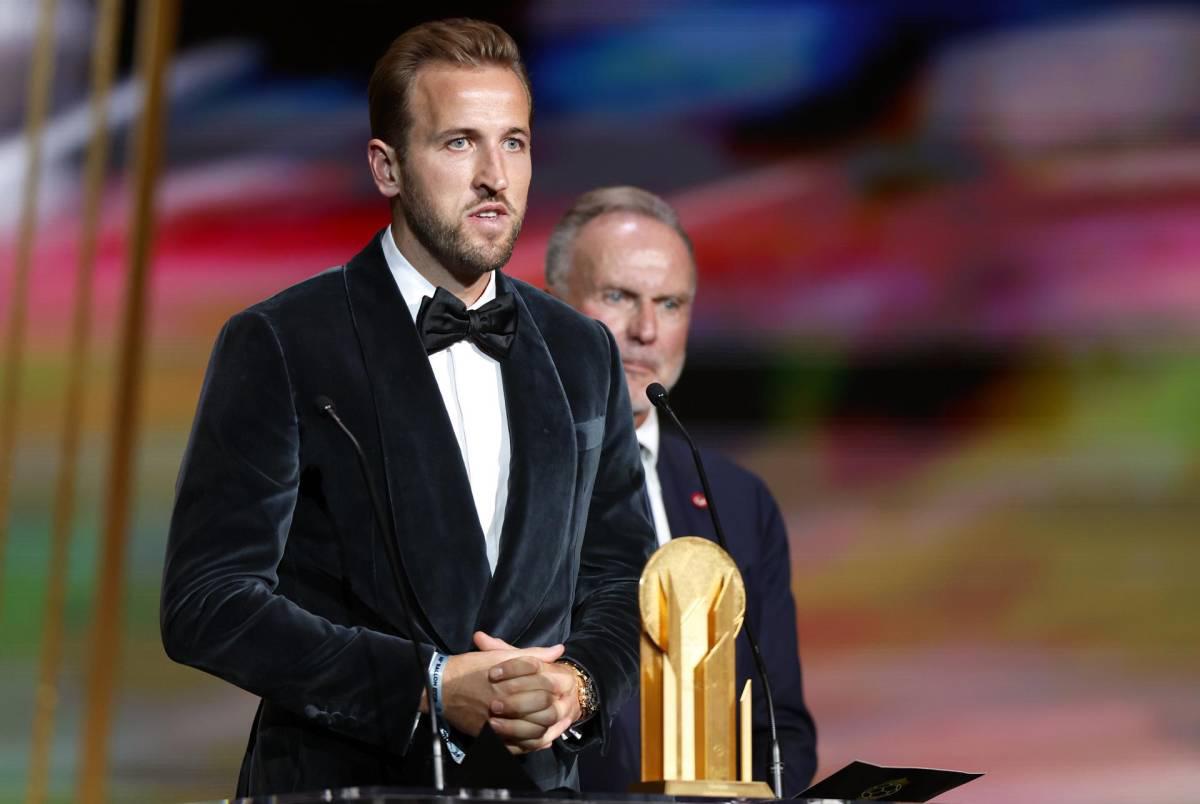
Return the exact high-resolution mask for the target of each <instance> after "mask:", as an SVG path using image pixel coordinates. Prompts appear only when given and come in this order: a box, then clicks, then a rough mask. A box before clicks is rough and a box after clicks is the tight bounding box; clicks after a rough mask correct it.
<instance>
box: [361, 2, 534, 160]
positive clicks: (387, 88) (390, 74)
mask: <svg viewBox="0 0 1200 804" xmlns="http://www.w3.org/2000/svg"><path fill="white" fill-rule="evenodd" d="M431 62H443V63H446V64H451V65H458V66H461V67H486V66H497V67H507V68H509V69H510V70H512V71H513V72H514V73H516V74H517V77H518V78H519V79H521V83H522V84H523V85H524V87H525V94H526V95H527V96H528V97H529V111H530V114H531V115H532V114H533V92H532V90H531V89H530V87H529V76H528V75H527V74H526V72H525V64H524V63H523V62H522V61H521V51H520V50H519V49H518V48H517V43H516V42H514V41H513V38H512V37H511V36H509V35H508V33H506V32H505V30H504V29H503V28H501V27H500V26H499V25H496V24H494V23H491V22H483V21H481V20H473V19H468V18H466V17H458V18H454V19H446V20H435V21H433V22H426V23H422V24H421V25H417V26H416V27H414V28H409V29H408V30H407V31H405V32H404V33H402V34H400V36H398V37H396V40H395V41H394V42H392V44H391V45H390V46H389V47H388V49H387V51H385V52H384V54H383V55H382V56H380V57H379V61H378V62H376V63H375V70H374V71H373V72H372V73H371V81H370V83H369V84H368V85H367V106H368V109H369V111H370V115H371V136H372V137H375V138H377V139H381V140H383V141H384V142H386V143H387V144H388V145H390V146H392V147H393V148H395V149H396V151H397V153H399V154H400V155H401V157H403V155H404V150H405V146H406V145H407V144H408V131H409V129H410V128H411V127H412V113H411V110H410V102H409V95H410V94H411V92H410V90H411V88H412V84H413V81H414V80H415V79H416V76H417V71H418V70H419V69H420V68H421V67H422V66H423V65H426V64H429V63H431Z"/></svg>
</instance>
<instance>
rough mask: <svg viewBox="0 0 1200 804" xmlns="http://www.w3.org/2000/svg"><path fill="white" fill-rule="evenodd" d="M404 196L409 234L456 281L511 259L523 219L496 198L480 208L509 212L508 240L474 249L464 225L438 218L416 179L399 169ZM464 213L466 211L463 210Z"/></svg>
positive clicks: (401, 199) (488, 269)
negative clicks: (494, 205) (489, 206)
mask: <svg viewBox="0 0 1200 804" xmlns="http://www.w3.org/2000/svg"><path fill="white" fill-rule="evenodd" d="M401 172H402V176H403V187H404V192H402V193H401V194H400V208H401V209H402V210H403V211H404V220H405V221H406V222H407V223H408V228H409V230H410V231H411V232H412V233H413V235H414V236H415V237H416V238H417V242H418V243H420V244H421V245H422V246H424V248H425V250H426V251H428V252H429V253H430V255H431V256H432V257H433V258H434V259H436V260H437V261H438V262H439V263H441V264H442V267H444V268H445V269H446V270H447V271H449V272H450V273H452V274H454V275H455V276H457V277H461V278H464V279H471V278H475V277H479V276H483V275H484V274H485V273H488V272H489V271H495V270H496V269H498V268H502V267H503V266H504V265H505V263H507V262H508V260H509V258H510V257H512V253H513V247H514V246H515V245H516V243H517V235H518V234H520V233H521V222H522V218H521V216H520V215H518V214H517V212H516V210H514V209H513V208H512V206H511V205H510V204H509V203H508V202H507V201H505V200H502V199H501V198H500V197H499V196H495V197H491V198H483V199H480V200H479V203H480V204H487V203H500V204H503V205H504V206H505V208H506V209H507V210H508V216H509V217H510V218H511V219H512V221H513V224H512V228H511V229H510V230H509V233H508V237H507V238H505V239H503V240H499V241H495V242H493V243H491V244H486V245H482V246H481V245H477V244H475V243H472V242H471V241H470V240H468V239H467V235H466V232H465V231H463V229H464V227H465V222H464V221H462V220H459V221H458V222H457V224H455V223H452V222H450V221H446V220H443V219H442V218H440V217H438V214H437V211H436V210H435V209H434V207H433V204H431V203H430V202H429V198H428V196H426V195H425V192H424V190H423V188H422V187H421V184H420V182H419V181H416V180H415V177H414V176H412V175H411V174H409V173H408V171H406V170H404V167H403V166H401ZM464 211H465V210H464Z"/></svg>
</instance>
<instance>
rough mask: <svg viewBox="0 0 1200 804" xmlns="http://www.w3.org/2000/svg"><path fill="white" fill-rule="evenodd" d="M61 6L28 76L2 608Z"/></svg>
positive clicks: (1, 523) (1, 551)
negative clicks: (35, 242)
mask: <svg viewBox="0 0 1200 804" xmlns="http://www.w3.org/2000/svg"><path fill="white" fill-rule="evenodd" d="M57 6H58V3H57V2H56V0H42V2H41V5H39V7H38V22H37V38H36V39H35V40H34V47H33V69H32V70H30V72H29V88H28V91H29V97H28V98H27V99H26V108H27V112H26V116H25V139H26V141H27V142H28V143H29V159H28V161H27V163H26V170H25V185H24V187H23V188H22V193H21V213H20V214H21V217H20V221H19V222H18V224H17V257H16V262H15V264H14V266H13V281H12V292H11V293H10V294H9V297H8V298H9V311H8V331H7V332H6V337H5V341H4V365H5V367H6V369H7V370H6V372H5V377H6V379H5V381H4V388H3V390H2V391H0V605H2V604H3V600H4V598H3V590H4V564H5V560H4V556H5V551H6V548H7V545H8V522H9V510H8V508H9V495H10V493H11V491H12V480H13V453H14V452H15V451H16V440H17V416H18V414H19V402H20V399H21V368H22V366H21V363H22V357H23V356H24V351H25V318H26V314H27V306H28V303H29V272H30V267H31V263H32V258H33V236H34V230H35V229H36V227H37V208H38V189H39V187H40V185H41V178H42V176H41V174H42V170H41V168H42V128H43V126H44V123H45V120H46V111H47V109H48V108H49V106H50V88H51V86H52V84H53V80H54V14H55V11H56V10H57Z"/></svg>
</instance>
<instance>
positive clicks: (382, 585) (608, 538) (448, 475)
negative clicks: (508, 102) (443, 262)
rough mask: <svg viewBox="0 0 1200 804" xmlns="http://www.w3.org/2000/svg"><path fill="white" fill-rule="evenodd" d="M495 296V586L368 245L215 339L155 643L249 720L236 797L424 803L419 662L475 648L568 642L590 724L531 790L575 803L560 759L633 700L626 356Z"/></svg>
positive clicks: (175, 518) (634, 566)
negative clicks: (501, 336)
mask: <svg viewBox="0 0 1200 804" xmlns="http://www.w3.org/2000/svg"><path fill="white" fill-rule="evenodd" d="M497 281H498V283H499V285H498V288H497V290H498V292H499V293H512V294H513V296H514V297H515V299H516V302H517V309H518V315H519V323H518V327H517V334H516V340H515V343H514V345H513V348H512V352H511V354H510V355H509V356H508V358H507V359H506V360H504V361H503V362H502V364H501V365H502V368H501V375H502V378H503V386H504V393H505V400H506V405H507V411H508V423H509V432H510V439H511V444H512V458H511V464H510V480H509V494H508V502H507V508H506V511H505V518H504V524H503V529H502V533H501V540H500V555H499V560H498V563H497V566H496V570H495V574H494V575H492V574H490V573H489V569H488V563H487V558H486V555H485V547H484V538H483V533H482V531H481V528H480V525H479V519H478V517H477V515H476V513H475V507H474V505H473V504H472V496H471V492H470V483H469V480H468V478H467V474H466V469H465V468H464V464H463V461H462V458H461V453H460V451H459V447H458V444H457V442H456V440H455V437H454V432H453V430H452V428H451V425H450V420H449V418H448V416H447V414H446V411H445V407H444V404H443V402H442V398H441V394H440V392H439V390H438V386H437V383H436V380H435V379H434V376H433V372H432V370H431V369H430V366H429V360H428V358H427V357H426V355H425V352H424V350H423V348H422V346H421V344H420V342H419V339H418V337H417V334H416V329H415V327H414V325H413V321H412V318H411V316H410V315H409V313H408V310H407V309H406V307H405V302H404V299H403V298H401V295H400V292H399V290H398V289H397V287H396V284H395V281H394V280H393V278H392V276H391V273H390V272H389V270H388V266H387V264H386V261H385V259H384V256H383V251H382V249H381V247H380V242H379V236H378V235H377V236H376V237H375V239H374V240H373V241H372V242H371V243H370V244H369V245H368V246H367V247H366V248H365V249H364V250H363V251H362V252H361V253H360V254H358V255H357V256H356V257H355V258H354V259H353V260H351V261H350V262H349V263H348V264H346V265H345V266H342V267H338V268H334V269H331V270H329V271H326V272H324V273H322V274H319V275H318V276H315V277H313V278H311V279H309V280H307V281H305V282H301V283H300V284H298V285H295V286H293V287H291V288H288V289H286V290H284V291H283V292H281V293H279V294H278V295H276V296H274V297H273V298H271V299H268V300H266V301H264V302H261V303H259V304H257V305H254V306H253V307H251V308H249V309H248V310H245V311H243V312H241V313H239V314H237V315H235V316H234V317H233V318H232V319H230V320H229V322H228V323H227V324H226V325H225V327H224V329H223V330H222V332H221V334H220V336H219V337H218V339H217V343H216V346H215V348H214V351H213V355H212V358H211V360H210V363H209V367H208V372H207V375H206V377H205V380H204V385H203V388H202V390H201V395H200V402H199V405H198V408H197V412H196V417H195V421H194V424H193V429H192V433H191V438H190V441H189V444H188V447H187V451H186V453H185V455H184V459H183V464H182V467H181V469H180V475H179V480H178V485H177V489H176V502H175V509H174V513H173V515H172V519H171V529H170V536H169V540H168V546H167V556H166V565H165V568H164V575H163V586H162V603H161V627H162V636H163V643H164V646H165V647H166V650H167V653H168V654H169V655H170V656H171V657H172V658H173V659H175V660H176V661H180V662H184V663H186V664H189V665H192V666H194V667H197V668H199V669H202V670H205V671H207V672H209V673H212V674H214V675H216V676H219V677H220V678H223V679H225V680H227V681H229V682H231V683H233V684H236V685H237V686H239V687H241V688H243V689H245V690H248V691H249V692H251V693H253V694H255V695H258V696H260V697H261V698H262V702H261V704H260V706H259V710H258V713H257V715H256V717H255V721H254V725H253V727H252V730H251V735H250V740H249V745H248V746H247V750H246V756H245V759H244V762H243V765H242V773H241V777H240V779H239V785H238V787H239V789H238V793H239V795H254V794H263V793H285V792H290V791H300V790H313V789H320V788H328V787H341V786H351V785H401V784H408V785H428V784H429V776H428V767H427V764H424V763H423V762H422V761H421V754H422V752H424V754H425V757H426V759H425V761H424V762H427V756H428V739H427V737H426V735H427V734H428V731H427V729H426V728H425V727H424V726H422V728H421V729H420V731H419V732H418V734H419V738H414V737H413V734H414V730H413V723H414V721H415V718H416V713H417V711H418V705H419V700H420V697H421V691H422V676H423V674H424V672H425V669H426V665H427V663H428V661H429V657H430V656H431V652H432V651H433V650H434V649H437V650H440V651H442V652H443V653H446V654H458V653H464V652H467V651H470V650H472V642H471V634H472V632H473V631H475V630H477V629H481V630H484V631H487V632H488V633H490V634H492V635H493V636H497V637H500V638H501V639H504V640H506V641H508V642H509V643H511V644H514V645H518V646H537V645H552V644H556V643H559V642H565V643H566V653H565V656H566V657H567V658H570V659H572V660H574V661H576V662H578V663H579V664H580V665H581V666H583V667H584V668H585V669H587V670H588V672H589V673H590V674H591V676H592V678H593V679H594V682H595V684H596V686H597V691H598V693H599V696H600V702H601V712H600V714H599V715H598V716H597V717H595V718H593V719H592V720H591V721H589V723H588V724H586V726H585V734H584V739H583V740H582V741H579V742H577V743H575V744H574V745H573V746H572V747H566V746H564V745H563V744H561V741H560V742H559V743H556V744H555V746H554V747H552V748H551V749H549V750H545V751H539V752H536V753H534V754H530V755H527V756H525V757H523V758H522V762H523V765H524V769H525V771H526V772H527V773H528V774H529V775H530V776H531V777H532V778H533V780H534V781H535V782H536V783H537V784H538V785H540V786H542V787H544V788H552V787H557V786H562V785H569V784H571V783H572V782H573V781H574V778H575V776H574V753H575V750H576V749H577V748H579V747H583V746H585V745H587V744H588V743H590V742H596V741H602V740H603V738H604V736H605V732H606V730H607V723H608V721H609V720H610V718H611V717H612V716H613V715H614V714H615V712H616V711H617V710H618V709H619V708H620V706H621V705H622V704H623V703H624V702H625V700H626V699H627V698H628V697H629V695H630V694H631V693H632V692H633V691H634V689H635V686H636V683H637V676H638V633H639V620H638V610H637V583H638V578H639V576H640V574H641V571H642V567H643V565H644V564H645V561H646V558H647V556H648V555H649V553H650V552H651V551H652V550H653V547H654V535H653V534H654V530H653V525H652V524H651V519H650V513H649V506H648V502H647V498H646V496H645V493H644V491H643V475H642V468H641V460H640V455H639V448H638V445H637V440H636V438H635V436H634V431H633V425H632V421H633V419H632V413H631V411H630V407H629V399H628V395H627V391H626V388H625V381H624V375H623V372H622V370H621V364H620V355H619V353H618V351H617V348H616V345H615V343H614V342H613V340H612V337H611V335H609V333H608V331H607V330H606V329H604V327H603V326H601V325H600V324H598V323H597V322H595V321H592V320H591V319H588V318H586V317H584V316H582V315H580V314H578V313H576V312H575V311H573V310H571V309H570V308H569V307H567V306H566V305H564V304H562V303H560V302H559V301H557V300H555V299H553V298H551V297H550V296H548V295H547V294H545V293H543V292H541V291H538V290H536V289H534V288H532V287H531V286H529V285H527V284H525V283H522V282H519V281H517V280H514V279H511V278H508V277H506V276H504V275H503V274H497ZM321 395H325V396H328V397H329V398H330V399H332V400H333V402H334V403H335V405H336V407H337V411H338V413H339V415H340V416H341V418H342V419H343V420H344V421H345V423H346V425H347V426H348V427H349V428H350V430H351V431H353V432H354V433H355V434H356V435H357V437H358V439H359V441H360V442H361V443H362V446H363V449H364V450H365V451H366V456H367V461H368V465H369V467H370V472H371V474H372V475H373V476H374V479H375V483H376V486H377V488H379V489H380V490H381V495H382V496H383V497H384V501H383V504H384V506H385V507H386V508H388V510H389V513H390V516H391V518H392V522H391V523H388V528H390V527H394V529H395V530H394V533H395V534H396V538H397V540H398V542H399V548H400V554H401V556H402V559H403V560H402V564H403V567H402V570H403V572H404V574H405V576H406V578H407V581H408V584H409V585H410V586H411V588H412V590H413V592H414V594H415V603H416V606H415V612H414V613H415V619H416V628H417V631H418V633H416V634H410V633H409V632H408V628H407V627H406V625H405V621H404V618H403V616H402V609H401V605H402V600H401V594H402V591H401V590H400V589H397V588H396V585H395V583H394V582H393V575H392V571H391V568H390V566H389V562H388V555H387V553H386V552H385V546H384V543H383V541H382V540H383V539H385V538H390V536H389V533H390V531H389V530H388V528H383V529H381V528H379V527H378V526H377V523H376V522H375V521H374V517H373V515H372V513H371V511H372V508H371V504H370V499H369V496H368V491H367V487H366V486H365V484H364V482H363V477H362V475H361V472H360V469H359V466H358V464H357V463H356V459H355V455H354V452H353V451H352V448H351V446H350V444H349V443H348V442H347V440H346V439H345V438H344V436H343V435H342V434H341V433H340V432H339V431H338V430H337V429H336V428H335V426H334V424H333V422H332V421H330V420H329V419H328V418H327V417H326V416H324V415H323V414H322V413H320V412H318V410H317V407H316V405H315V404H314V399H315V398H316V397H318V396H321ZM410 638H412V639H415V640H416V642H417V643H418V645H419V646H420V652H421V663H420V665H418V664H417V662H416V661H415V660H414V657H413V654H412V648H411V645H410V643H409V639H410ZM410 741H411V744H412V745H411V747H412V749H413V750H412V751H410V750H409V749H410ZM414 757H417V759H416V760H414V759H413V758H414ZM447 764H448V765H450V764H451V763H450V762H449V760H448V759H447ZM452 770H453V769H452Z"/></svg>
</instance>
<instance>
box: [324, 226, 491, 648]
mask: <svg viewBox="0 0 1200 804" xmlns="http://www.w3.org/2000/svg"><path fill="white" fill-rule="evenodd" d="M345 277H346V286H347V295H348V298H349V301H350V312H351V316H352V318H353V320H354V326H355V329H356V331H357V333H358V339H359V343H360V345H361V347H362V352H363V359H364V362H365V364H366V368H367V376H368V378H369V382H370V386H371V394H372V396H373V397H374V400H375V415H376V420H377V423H378V427H379V447H380V448H381V454H377V455H376V456H375V460H374V461H373V463H374V465H375V466H379V465H382V467H383V474H384V476H385V478H386V481H387V482H386V489H387V498H388V502H389V503H390V505H391V512H392V519H393V522H394V525H395V532H396V534H397V538H398V540H399V548H400V554H401V556H402V558H403V562H404V570H405V571H406V573H407V576H408V582H409V584H410V586H411V588H412V589H413V591H414V593H415V595H416V598H417V605H418V607H419V609H420V611H421V613H423V614H424V618H425V622H427V623H429V624H430V625H431V626H432V627H433V629H434V631H435V632H436V633H435V634H431V635H430V637H431V638H433V639H435V640H436V641H438V642H439V647H441V648H442V649H443V650H449V651H450V652H452V653H462V652H464V651H467V650H469V649H470V648H471V624H472V620H473V618H474V613H475V612H476V611H477V610H478V608H479V606H480V604H481V602H482V601H483V596H484V593H485V590H486V588H487V585H488V575H489V573H488V565H487V555H486V553H485V549H484V541H483V533H482V531H481V529H480V526H479V519H478V517H477V516H476V514H475V507H474V505H472V504H471V500H472V497H471V485H470V481H469V480H468V478H467V472H466V468H465V466H464V465H463V461H462V454H461V452H460V451H459V448H458V442H457V440H456V439H455V437H454V431H453V429H452V428H451V425H450V419H449V416H448V415H447V414H446V408H445V404H444V403H443V401H442V397H441V392H440V391H439V390H438V385H437V380H436V379H434V376H433V370H432V369H431V368H430V366H429V359H428V358H427V357H426V355H425V350H424V349H423V348H422V347H421V343H420V340H419V339H418V337H417V332H416V327H415V326H414V325H413V321H412V318H411V316H410V315H409V314H408V310H407V308H406V306H405V301H404V299H403V298H402V297H401V295H400V291H399V289H398V288H397V287H396V283H395V281H394V280H393V279H392V276H391V272H390V271H389V270H388V266H387V261H386V260H385V259H384V256H383V249H382V248H381V247H380V244H379V236H376V238H375V239H374V240H372V241H371V244H370V245H369V246H367V248H365V249H363V251H362V252H360V253H359V254H358V256H356V257H355V258H354V259H353V260H351V261H350V263H349V264H348V265H347V266H346V271H345ZM510 415H511V414H510ZM368 441H369V440H368ZM364 448H366V449H368V455H370V452H371V451H374V450H375V449H376V448H375V445H370V444H367V443H364ZM510 506H511V503H510ZM384 538H388V536H386V535H385V536H384ZM377 555H378V553H377ZM378 560H382V561H386V554H384V555H383V556H380V557H379V559H378ZM377 577H379V578H380V583H381V584H387V585H390V584H391V575H390V574H388V573H378V575H377ZM397 593H398V594H399V593H400V591H399V590H397Z"/></svg>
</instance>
